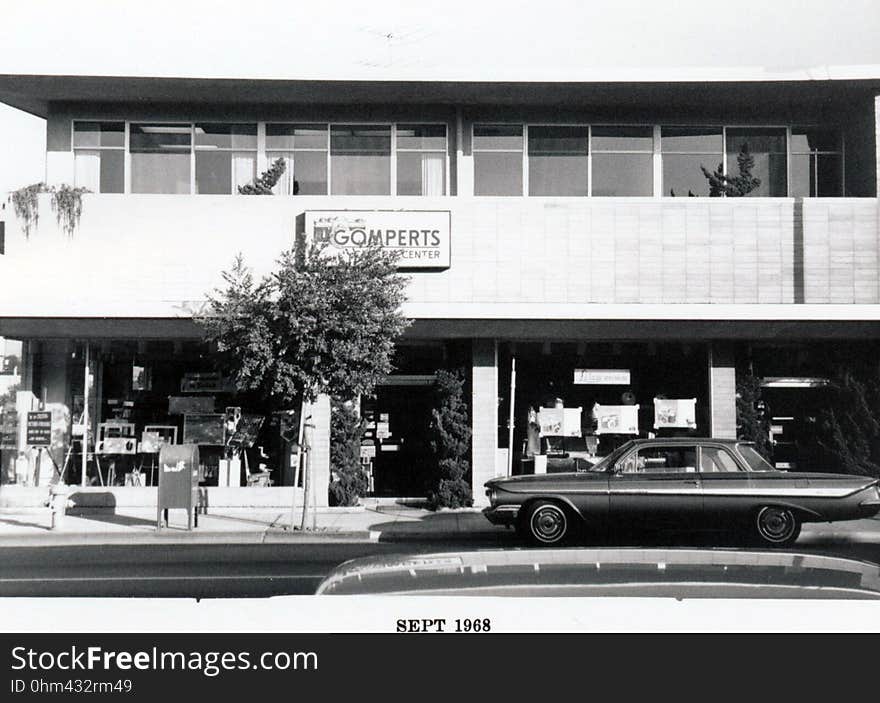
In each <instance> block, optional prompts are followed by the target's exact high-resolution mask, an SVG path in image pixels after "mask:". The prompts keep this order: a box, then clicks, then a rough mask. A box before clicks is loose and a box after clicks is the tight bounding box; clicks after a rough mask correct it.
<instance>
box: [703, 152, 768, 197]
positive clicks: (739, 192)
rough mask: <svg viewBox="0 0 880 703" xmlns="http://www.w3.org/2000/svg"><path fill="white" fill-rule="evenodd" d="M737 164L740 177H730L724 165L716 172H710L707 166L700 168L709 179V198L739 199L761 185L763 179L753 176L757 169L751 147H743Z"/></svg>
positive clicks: (721, 164) (719, 166) (737, 158)
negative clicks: (750, 150) (753, 171)
mask: <svg viewBox="0 0 880 703" xmlns="http://www.w3.org/2000/svg"><path fill="white" fill-rule="evenodd" d="M736 163H737V166H738V167H739V175H738V176H728V175H726V174H725V173H724V164H723V163H720V164H718V168H716V169H715V171H709V170H708V169H707V168H706V167H705V166H700V169H701V170H702V171H703V175H704V176H705V177H706V178H707V179H709V196H710V197H712V198H718V197H721V196H722V195H725V196H727V197H728V198H738V197H742V196H744V195H748V194H749V193H751V192H752V191H753V190H755V188H758V187H759V186H760V185H761V179H760V178H755V177H754V176H753V175H752V169H754V168H755V157H753V156H752V154H751V152H749V145H748V143H745V144H743V145H742V149H740V152H739V154H738V155H737V157H736Z"/></svg>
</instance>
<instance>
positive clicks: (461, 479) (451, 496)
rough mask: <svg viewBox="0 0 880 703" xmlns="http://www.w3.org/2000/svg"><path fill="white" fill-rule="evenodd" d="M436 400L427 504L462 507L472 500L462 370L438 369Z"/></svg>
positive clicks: (435, 388)
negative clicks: (434, 465) (434, 464)
mask: <svg viewBox="0 0 880 703" xmlns="http://www.w3.org/2000/svg"><path fill="white" fill-rule="evenodd" d="M434 384H435V386H434V392H435V398H436V404H435V407H434V409H433V410H432V411H431V424H430V434H431V449H432V450H433V452H434V455H435V456H436V457H437V470H436V472H435V474H434V479H433V480H432V483H433V485H432V486H431V487H430V488H429V490H428V506H429V507H430V508H431V509H432V510H437V509H438V508H444V507H445V508H461V507H469V506H471V505H473V504H474V500H473V496H472V495H471V486H470V482H469V481H468V474H469V472H470V462H469V461H468V456H469V454H470V443H471V427H470V417H469V414H468V408H467V403H466V402H465V400H464V373H463V372H461V371H456V372H452V371H438V372H437V374H436V376H435V380H434Z"/></svg>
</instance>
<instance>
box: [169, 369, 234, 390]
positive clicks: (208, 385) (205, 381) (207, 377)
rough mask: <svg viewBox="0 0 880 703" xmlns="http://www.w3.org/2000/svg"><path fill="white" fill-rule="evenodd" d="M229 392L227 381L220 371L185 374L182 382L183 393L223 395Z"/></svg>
mask: <svg viewBox="0 0 880 703" xmlns="http://www.w3.org/2000/svg"><path fill="white" fill-rule="evenodd" d="M225 390H228V388H227V384H226V381H225V380H224V378H223V376H222V375H221V374H220V372H218V371H207V372H202V373H197V372H191V373H185V374H183V378H182V379H181V381H180V392H181V393H222V392H223V391H225Z"/></svg>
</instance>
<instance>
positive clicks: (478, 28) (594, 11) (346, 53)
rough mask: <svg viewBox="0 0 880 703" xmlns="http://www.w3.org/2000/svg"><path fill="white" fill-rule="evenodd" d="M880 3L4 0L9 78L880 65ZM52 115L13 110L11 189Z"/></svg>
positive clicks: (24, 174)
mask: <svg viewBox="0 0 880 703" xmlns="http://www.w3.org/2000/svg"><path fill="white" fill-rule="evenodd" d="M878 36H880V0H838V2H831V1H830V0H773V2H769V1H768V0H737V2H735V3H729V4H720V5H719V4H718V3H711V2H706V1H705V0H677V1H676V0H666V1H664V2H636V1H635V0H594V1H590V0H541V1H540V2H535V1H534V0H532V1H530V2H523V1H521V0H507V1H506V2H500V1H498V0H483V1H480V0H446V1H445V2H441V3H435V2H416V1H414V0H413V1H410V2H399V0H398V2H390V1H388V0H370V2H363V0H361V1H360V2H356V1H353V0H347V1H343V0H322V1H321V2H317V3H305V2H295V1H291V0H286V1H284V2H277V1H274V2H270V1H269V0H249V1H248V2H241V0H237V1H236V2H228V1H226V0H214V1H212V2H195V1H189V2H184V1H182V0H176V1H171V0H150V2H149V3H143V2H133V1H131V0H76V2H62V1H59V0H27V1H25V0H0V74H2V73H11V74H16V73H34V74H39V73H54V74H76V73H83V74H92V75H156V76H174V75H177V76H202V77H252V78H253V77H265V78H322V77H334V78H362V79H369V78H391V79H394V78H429V79H430V78H439V79H443V78H445V79H451V80H455V79H481V80H500V79H505V80H517V79H519V80H524V79H529V78H532V79H536V78H541V79H545V80H564V79H573V80H576V79H578V78H580V79H584V78H588V77H589V76H591V75H610V74H611V73H612V72H616V73H615V75H621V76H624V77H625V76H630V77H632V76H640V75H648V72H651V71H653V72H654V73H655V74H656V73H657V72H658V71H659V72H661V73H662V70H663V69H666V70H668V69H682V68H688V69H696V70H701V69H707V68H711V69H713V70H714V71H715V72H716V73H717V72H718V70H719V69H725V68H731V67H751V68H753V69H754V71H757V72H759V74H760V73H766V74H767V75H773V74H781V73H782V74H784V73H790V72H792V71H799V72H801V73H802V74H803V75H810V76H820V77H821V76H823V75H827V72H828V70H829V67H834V66H838V67H839V66H864V65H880V42H878V41H877V37H878ZM44 130H45V127H44V124H43V123H42V121H41V120H39V119H36V118H33V117H30V116H27V115H23V114H21V113H19V112H18V111H15V110H12V109H10V108H7V107H5V106H0V193H4V192H6V191H8V190H9V189H11V188H15V187H18V186H20V185H25V184H27V183H31V182H34V181H37V180H41V178H42V174H43V172H44V155H43V151H44V148H45V147H44V139H45V138H44Z"/></svg>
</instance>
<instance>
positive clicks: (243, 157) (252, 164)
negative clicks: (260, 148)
mask: <svg viewBox="0 0 880 703" xmlns="http://www.w3.org/2000/svg"><path fill="white" fill-rule="evenodd" d="M194 131H195V159H196V193H208V194H218V195H226V194H229V193H237V192H238V186H242V185H246V184H248V183H250V182H251V181H253V180H254V178H255V177H256V175H257V125H256V124H209V123H198V124H196V125H195V130H194Z"/></svg>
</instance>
